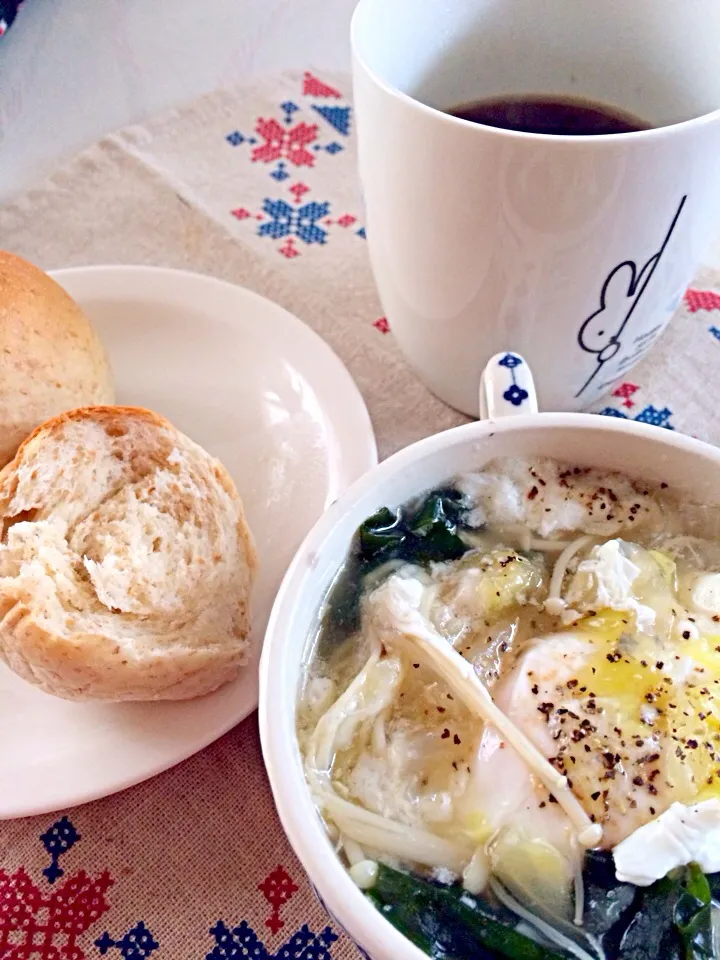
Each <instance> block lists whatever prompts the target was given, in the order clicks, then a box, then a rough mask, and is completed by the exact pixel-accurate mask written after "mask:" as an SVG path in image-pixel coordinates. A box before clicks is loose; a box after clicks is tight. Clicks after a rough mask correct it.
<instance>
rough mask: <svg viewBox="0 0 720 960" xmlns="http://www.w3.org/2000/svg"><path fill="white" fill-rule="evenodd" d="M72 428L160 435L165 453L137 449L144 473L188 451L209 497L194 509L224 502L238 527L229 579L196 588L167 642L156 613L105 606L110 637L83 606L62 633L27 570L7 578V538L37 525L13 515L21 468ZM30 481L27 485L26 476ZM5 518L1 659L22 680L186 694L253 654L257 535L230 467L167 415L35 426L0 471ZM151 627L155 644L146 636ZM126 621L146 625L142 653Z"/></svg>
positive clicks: (77, 413) (84, 690)
mask: <svg viewBox="0 0 720 960" xmlns="http://www.w3.org/2000/svg"><path fill="white" fill-rule="evenodd" d="M73 424H80V425H82V424H92V425H94V426H97V427H101V428H102V429H103V430H104V431H105V432H106V434H107V435H108V436H110V437H112V436H114V435H117V436H119V437H120V438H121V439H122V438H125V437H126V434H128V431H129V430H130V431H132V430H133V429H136V428H144V429H146V430H147V429H149V430H150V431H152V432H153V435H154V434H155V433H157V434H158V437H157V439H158V440H159V441H161V442H159V443H158V449H157V450H151V449H150V445H149V444H148V445H147V448H146V449H144V450H138V451H137V453H138V456H139V457H145V458H146V459H145V460H144V461H143V462H142V464H141V469H142V470H147V471H149V472H148V473H147V474H146V475H150V474H152V471H153V469H156V470H157V469H160V467H158V464H160V465H161V466H162V461H163V457H164V460H165V461H167V462H170V461H169V460H168V457H169V456H170V452H171V451H177V450H178V449H179V450H180V451H181V452H182V453H183V455H187V456H188V457H193V458H196V459H195V460H194V461H193V466H194V468H195V474H196V475H199V474H198V471H200V472H203V471H204V473H203V476H205V491H206V501H207V502H206V503H205V504H199V503H192V504H191V505H190V509H191V511H192V510H193V509H194V510H196V513H198V514H200V511H201V508H207V504H208V503H209V504H210V506H211V507H212V508H213V509H214V510H215V511H216V514H217V511H218V510H220V506H218V504H220V505H221V506H222V507H223V509H225V510H226V512H227V513H228V518H226V517H225V515H224V514H223V515H222V516H218V515H216V516H214V518H213V519H214V522H225V520H226V519H228V521H229V520H230V519H231V520H232V522H233V523H234V539H233V540H231V541H230V543H231V546H232V550H231V553H232V563H233V566H232V567H231V568H230V567H229V568H228V569H227V570H225V569H224V568H223V567H222V563H224V562H225V560H226V559H227V558H219V559H217V566H216V569H219V570H220V572H221V574H222V575H221V576H220V577H219V578H216V579H215V580H212V585H211V579H208V581H207V595H205V594H203V595H202V597H198V596H196V595H195V594H193V595H192V596H191V597H188V598H187V609H185V608H183V610H182V612H181V614H179V615H178V617H176V618H175V619H174V620H173V623H172V629H170V626H168V628H167V629H168V632H169V635H170V640H169V641H168V635H167V634H166V635H165V636H163V627H164V626H165V623H164V621H163V618H162V617H158V616H156V615H155V614H154V613H153V612H152V611H151V612H150V613H148V614H137V613H126V612H122V611H119V612H118V611H115V612H114V611H112V610H109V611H106V610H103V611H102V614H103V616H104V617H105V622H106V623H108V624H110V625H111V626H112V627H113V630H114V632H113V633H111V632H110V631H109V630H108V629H105V630H87V629H84V628H83V616H82V615H83V613H84V611H82V610H80V611H77V615H76V614H75V612H74V611H73V610H72V609H69V610H68V611H66V621H67V622H68V623H69V624H70V626H68V627H67V628H65V627H63V629H62V630H60V629H58V628H57V625H55V624H51V623H50V622H49V621H48V617H47V616H46V615H45V613H44V612H43V608H42V603H41V600H40V599H39V593H38V590H37V584H36V581H34V580H33V579H32V578H28V577H27V576H25V575H23V574H22V568H20V570H19V572H17V571H16V572H15V575H14V576H12V575H10V576H8V575H1V574H3V573H5V574H7V573H8V572H9V571H8V569H5V568H7V567H8V565H9V564H8V562H7V561H6V560H3V557H4V555H5V552H9V551H10V547H9V546H8V534H9V531H10V530H12V529H13V524H14V523H16V522H19V523H25V524H26V525H28V524H31V523H34V522H35V521H34V520H33V519H32V518H27V519H26V518H24V517H21V518H20V520H18V519H17V517H13V516H12V512H13V511H12V504H13V500H14V498H15V497H16V494H17V491H18V483H19V477H20V476H21V474H23V471H25V474H27V467H28V464H29V463H30V461H31V458H35V460H32V462H33V463H34V462H36V460H37V458H38V457H42V456H44V453H45V451H46V450H47V451H49V452H50V453H52V450H53V447H54V446H57V445H61V444H62V443H63V438H64V436H65V433H66V430H67V427H68V425H73ZM158 451H159V452H158ZM163 469H164V467H163ZM23 482H27V477H26V478H25V480H24V481H23ZM82 482H83V479H82V477H78V484H79V486H80V487H82ZM215 485H217V487H216V486H215ZM218 488H219V491H224V493H225V495H226V498H223V496H222V493H220V492H219V491H218ZM41 500H42V497H39V498H38V507H37V516H38V517H40V518H42V519H43V520H50V521H52V520H53V516H54V514H53V508H52V505H50V506H49V507H48V508H47V509H45V508H44V507H43V504H42V503H41V502H40V501H41ZM101 507H102V505H101ZM183 508H184V505H183ZM91 515H92V511H91ZM188 516H189V517H190V514H189V515H188ZM190 519H196V517H194V516H193V517H190ZM0 520H1V521H2V524H3V531H2V540H1V542H0V658H2V659H3V660H4V661H5V663H6V664H7V665H8V666H9V667H10V668H11V669H12V670H13V671H15V673H17V674H18V675H19V676H21V677H23V679H25V680H27V681H28V682H30V683H33V684H35V685H37V686H39V687H41V688H42V689H43V690H45V691H46V692H48V693H52V694H55V695H56V696H60V697H63V698H65V699H70V700H112V701H119V700H181V699H189V698H192V697H197V696H201V695H204V694H206V693H209V692H211V691H212V690H215V689H217V688H218V687H219V686H221V685H222V684H224V683H226V682H227V681H229V680H231V679H233V678H234V677H235V676H236V675H237V673H238V670H239V669H240V668H241V666H242V664H243V663H244V662H245V660H246V652H247V646H248V637H249V633H250V592H251V588H252V584H253V581H254V578H255V574H256V569H257V555H256V551H255V547H254V544H253V540H252V536H251V533H250V531H249V528H248V526H247V522H246V520H245V515H244V511H243V507H242V502H241V500H240V497H239V495H238V493H237V490H236V488H235V485H234V483H233V481H232V479H231V477H230V476H229V474H228V473H227V471H226V470H225V468H224V467H223V466H222V464H221V463H220V462H219V461H218V460H215V459H214V458H212V457H210V455H209V454H207V453H206V452H205V451H204V450H202V448H200V447H198V446H197V445H196V444H194V443H193V442H192V441H191V440H189V439H188V438H187V437H185V436H184V435H183V434H181V433H180V432H179V431H177V430H176V429H175V428H174V427H173V426H172V424H171V423H170V422H169V421H168V420H166V419H165V418H164V417H162V416H160V415H159V414H157V413H154V412H153V411H150V410H147V409H145V408H142V407H127V406H125V407H123V406H95V407H85V408H79V409H75V410H71V411H67V412H64V413H61V414H59V415H57V416H55V417H53V418H51V419H50V420H48V421H47V422H46V423H44V424H42V425H41V426H39V427H37V428H36V429H35V430H34V431H33V433H32V434H31V435H30V436H29V437H28V438H27V439H26V440H25V441H24V442H23V443H22V444H21V446H20V448H19V449H18V451H17V454H16V455H15V457H14V459H13V460H12V461H11V462H10V463H9V464H7V466H5V467H4V468H3V470H2V471H0ZM69 536H70V535H69V534H68V540H69ZM210 552H212V550H211V551H210ZM32 559H34V558H31V560H32ZM140 559H141V560H142V558H140ZM81 573H82V571H81ZM43 582H44V581H43ZM192 604H194V606H192ZM213 605H215V607H213ZM215 609H217V610H218V611H220V613H219V614H218V615H217V616H215V617H214V619H213V617H208V616H207V612H208V610H210V611H211V613H213V612H214V611H215ZM203 617H204V619H203ZM74 621H75V623H73V622H74ZM175 621H177V622H175ZM178 622H179V623H180V628H178ZM203 623H205V624H207V623H211V624H215V625H219V626H220V627H221V628H222V629H221V630H219V631H218V633H217V635H212V636H210V635H207V636H205V635H202V624H203ZM145 624H147V640H146V639H145V637H144V635H142V631H143V630H144V629H145ZM128 626H131V627H132V631H133V636H135V635H136V634H137V633H138V630H139V631H140V634H141V638H142V642H141V643H138V645H137V646H138V649H137V650H135V649H133V647H132V645H128V643H127V642H126V637H125V635H124V634H126V633H127V629H128ZM191 639H192V641H193V642H192V643H191V642H190V640H191Z"/></svg>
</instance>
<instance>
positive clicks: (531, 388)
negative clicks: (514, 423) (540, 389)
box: [480, 353, 538, 420]
mask: <svg viewBox="0 0 720 960" xmlns="http://www.w3.org/2000/svg"><path fill="white" fill-rule="evenodd" d="M537 412H538V402H537V394H536V393H535V382H534V380H533V376H532V373H531V372H530V367H529V366H528V364H527V361H526V360H524V359H523V358H522V357H521V356H520V354H519V353H496V354H495V356H494V357H493V358H492V359H491V360H489V361H488V363H487V366H486V367H485V370H484V371H483V375H482V377H481V379H480V419H481V420H497V419H498V418H500V417H515V416H517V415H518V414H525V413H537Z"/></svg>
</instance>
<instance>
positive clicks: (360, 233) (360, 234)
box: [355, 227, 367, 240]
mask: <svg viewBox="0 0 720 960" xmlns="http://www.w3.org/2000/svg"><path fill="white" fill-rule="evenodd" d="M355 232H356V233H357V235H358V236H359V237H362V239H363V240H364V239H365V237H366V236H367V234H366V233H365V227H360V229H359V230H356V231H355Z"/></svg>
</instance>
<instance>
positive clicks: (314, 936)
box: [205, 920, 338, 960]
mask: <svg viewBox="0 0 720 960" xmlns="http://www.w3.org/2000/svg"><path fill="white" fill-rule="evenodd" d="M210 933H211V934H212V936H213V937H214V938H215V946H214V947H213V949H212V950H211V951H210V953H208V954H207V955H206V957H205V960H332V954H331V953H330V950H329V947H330V945H331V944H333V943H334V942H335V941H336V940H337V939H338V937H337V934H335V933H333V931H332V930H331V929H330V927H325V929H324V930H322V931H321V932H320V933H313V932H312V930H311V929H310V928H309V927H308V926H307V924H304V925H303V926H302V927H300V929H299V930H298V931H297V932H296V933H294V934H293V935H292V937H290V939H289V940H288V941H287V943H284V944H283V945H282V946H281V947H280V949H279V950H278V952H277V953H270V952H269V951H268V949H267V947H266V946H265V944H264V943H263V942H262V940H260V938H259V937H258V935H257V934H256V933H255V931H254V930H253V928H252V927H251V926H250V925H249V924H248V923H247V921H245V920H243V921H242V922H241V923H240V924H238V926H237V927H235V928H234V929H233V930H230V929H229V927H228V926H227V925H226V924H225V923H223V921H222V920H218V922H217V923H216V924H215V926H214V927H212V929H211V930H210Z"/></svg>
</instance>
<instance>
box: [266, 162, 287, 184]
mask: <svg viewBox="0 0 720 960" xmlns="http://www.w3.org/2000/svg"><path fill="white" fill-rule="evenodd" d="M270 176H271V177H272V178H273V179H274V180H278V181H282V180H287V178H288V177H289V176H290V174H289V173H288V172H287V167H286V166H285V164H284V163H283V161H282V160H280V161H279V162H278V165H277V166H276V167H275V169H274V170H272V171H271V172H270Z"/></svg>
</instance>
